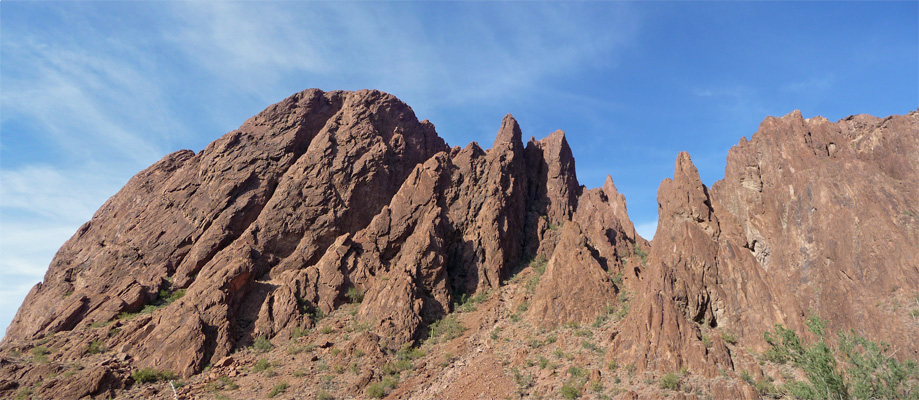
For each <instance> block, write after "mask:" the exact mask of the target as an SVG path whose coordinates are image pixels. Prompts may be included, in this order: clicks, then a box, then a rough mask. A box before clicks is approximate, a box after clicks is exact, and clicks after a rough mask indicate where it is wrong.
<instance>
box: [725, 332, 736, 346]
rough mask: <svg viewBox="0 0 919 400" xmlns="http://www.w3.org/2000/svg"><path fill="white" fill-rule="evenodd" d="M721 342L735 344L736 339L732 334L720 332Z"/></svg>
mask: <svg viewBox="0 0 919 400" xmlns="http://www.w3.org/2000/svg"><path fill="white" fill-rule="evenodd" d="M721 340H724V342H725V343H727V344H737V337H736V336H734V332H728V331H724V332H721Z"/></svg>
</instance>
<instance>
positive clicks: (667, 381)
mask: <svg viewBox="0 0 919 400" xmlns="http://www.w3.org/2000/svg"><path fill="white" fill-rule="evenodd" d="M659 384H660V387H661V389H669V390H680V376H679V375H677V374H674V373H673V372H670V373H667V374H666V375H664V376H662V377H661V379H660V381H659Z"/></svg>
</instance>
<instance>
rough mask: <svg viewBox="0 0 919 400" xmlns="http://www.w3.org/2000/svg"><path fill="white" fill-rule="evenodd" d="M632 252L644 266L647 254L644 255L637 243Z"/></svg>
mask: <svg viewBox="0 0 919 400" xmlns="http://www.w3.org/2000/svg"><path fill="white" fill-rule="evenodd" d="M633 250H634V253H635V255H636V256H638V258H640V259H641V265H646V264H647V263H648V253H645V251H644V250H642V249H641V246H639V245H638V243H635V246H633Z"/></svg>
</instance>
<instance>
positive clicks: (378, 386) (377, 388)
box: [364, 382, 386, 399]
mask: <svg viewBox="0 0 919 400" xmlns="http://www.w3.org/2000/svg"><path fill="white" fill-rule="evenodd" d="M364 394H366V395H367V397H370V398H372V399H382V398H383V396H385V395H386V389H384V388H383V383H381V382H376V383H372V384H370V385H369V386H367V390H365V391H364Z"/></svg>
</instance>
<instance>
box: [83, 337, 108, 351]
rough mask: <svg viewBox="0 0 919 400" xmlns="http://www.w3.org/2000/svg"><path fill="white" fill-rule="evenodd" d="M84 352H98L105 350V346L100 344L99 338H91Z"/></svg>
mask: <svg viewBox="0 0 919 400" xmlns="http://www.w3.org/2000/svg"><path fill="white" fill-rule="evenodd" d="M86 352H87V353H89V354H99V353H104V352H105V346H103V345H102V341H101V340H93V341H92V342H90V343H89V346H87V348H86Z"/></svg>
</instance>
